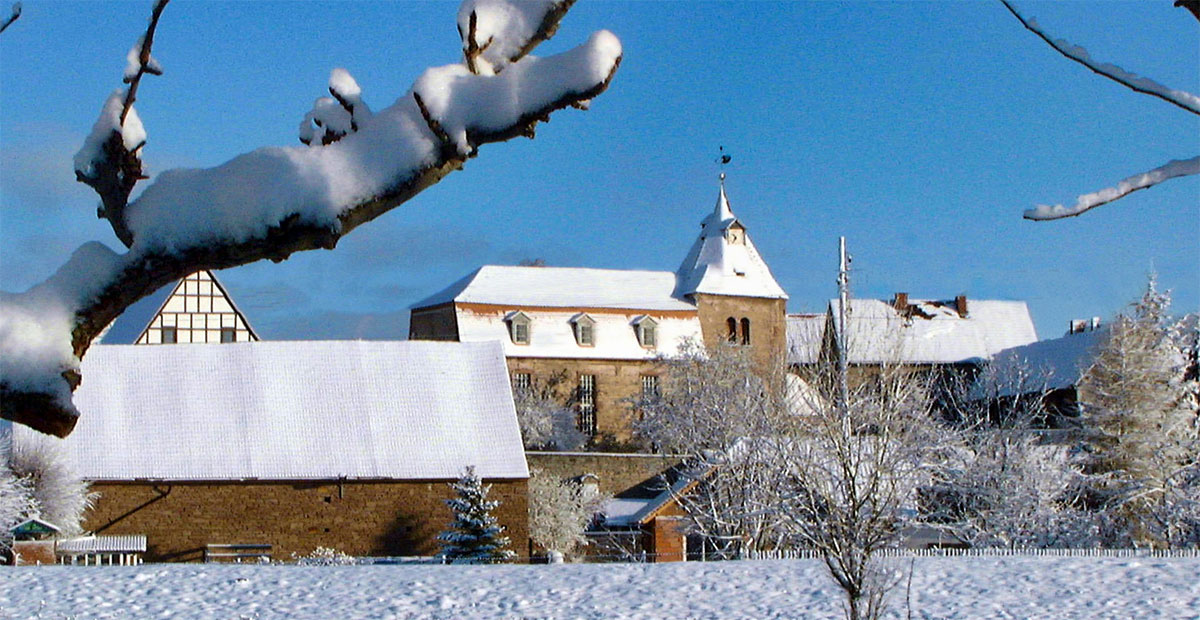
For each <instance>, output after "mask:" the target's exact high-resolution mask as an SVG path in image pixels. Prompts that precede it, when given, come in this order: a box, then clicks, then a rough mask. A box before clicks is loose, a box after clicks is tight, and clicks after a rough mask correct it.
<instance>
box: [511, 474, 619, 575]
mask: <svg viewBox="0 0 1200 620" xmlns="http://www.w3.org/2000/svg"><path fill="white" fill-rule="evenodd" d="M607 500H608V496H606V495H603V494H601V493H599V492H596V491H593V490H591V489H589V488H588V487H586V486H584V485H582V484H580V483H578V482H576V481H573V480H563V479H560V478H558V477H557V476H554V475H551V474H547V473H545V472H543V471H542V470H540V469H534V470H533V471H531V472H530V477H529V537H530V538H532V539H533V542H535V543H537V544H538V545H540V546H541V547H542V548H543V549H545V550H546V551H549V552H558V553H561V554H563V555H565V556H568V557H569V556H570V555H571V553H572V552H573V551H574V550H575V548H576V547H578V546H579V545H584V544H587V537H586V536H584V532H585V531H586V530H587V527H588V525H589V524H590V523H591V521H592V518H593V517H594V516H595V514H596V513H597V512H598V511H599V510H600V509H601V507H603V506H604V503H605V502H606V501H607Z"/></svg>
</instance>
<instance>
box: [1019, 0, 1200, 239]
mask: <svg viewBox="0 0 1200 620" xmlns="http://www.w3.org/2000/svg"><path fill="white" fill-rule="evenodd" d="M1000 1H1001V2H1002V3H1003V4H1004V6H1005V8H1007V9H1008V11H1009V12H1010V13H1012V15H1013V16H1014V17H1016V18H1017V19H1018V20H1019V21H1020V22H1021V25H1022V26H1024V27H1025V29H1026V30H1029V31H1030V32H1032V33H1034V34H1035V35H1037V36H1038V38H1040V39H1041V40H1043V41H1045V42H1046V44H1048V45H1049V46H1050V47H1052V48H1054V50H1055V51H1056V52H1058V53H1059V54H1062V55H1063V57H1065V58H1067V59H1069V60H1071V61H1073V62H1076V63H1079V64H1080V65H1083V66H1084V67H1087V69H1088V70H1089V71H1091V72H1093V73H1095V74H1097V75H1100V76H1102V77H1105V78H1108V79H1109V80H1112V81H1113V82H1116V83H1117V84H1120V85H1122V86H1124V87H1126V88H1129V89H1130V90H1133V91H1136V92H1139V93H1144V94H1146V95H1150V96H1152V97H1155V98H1157V99H1160V100H1162V101H1165V102H1167V103H1170V104H1171V105H1174V106H1176V107H1177V108H1179V109H1181V110H1184V111H1187V112H1190V113H1192V114H1197V115H1200V97H1197V96H1196V95H1194V94H1192V93H1188V92H1185V91H1181V90H1176V89H1174V88H1170V87H1168V86H1165V85H1163V84H1161V83H1159V82H1156V81H1154V80H1152V79H1150V78H1147V77H1144V76H1141V75H1137V74H1135V73H1131V72H1129V71H1126V70H1125V69H1122V68H1121V67H1118V66H1116V65H1114V64H1112V63H1106V62H1100V61H1098V60H1096V59H1094V58H1092V56H1091V54H1089V53H1088V51H1087V50H1085V49H1084V48H1082V47H1080V46H1078V45H1075V44H1073V43H1071V42H1069V41H1065V40H1063V39H1058V38H1054V37H1052V36H1051V35H1049V34H1047V33H1046V31H1045V30H1043V29H1042V27H1041V26H1039V25H1038V23H1037V22H1036V21H1034V20H1032V19H1028V18H1026V17H1025V16H1024V15H1022V14H1021V13H1020V12H1019V11H1018V10H1017V9H1016V8H1015V7H1014V6H1013V5H1012V3H1010V2H1009V1H1008V0H1000ZM1175 6H1181V7H1184V8H1186V9H1187V10H1188V11H1190V12H1191V13H1192V16H1193V17H1195V18H1196V19H1197V20H1200V5H1198V4H1197V3H1196V2H1195V0H1176V2H1175ZM1193 174H1200V156H1198V157H1192V158H1191V159H1180V160H1172V161H1170V162H1168V163H1166V164H1164V165H1162V166H1159V167H1157V168H1154V169H1153V170H1148V171H1146V172H1142V173H1139V174H1135V175H1133V176H1131V177H1129V178H1127V179H1124V180H1122V181H1121V182H1119V183H1117V185H1116V186H1114V187H1109V188H1105V189H1102V190H1099V191H1096V192H1091V193H1088V194H1083V195H1081V196H1079V197H1078V198H1077V199H1076V200H1075V204H1074V205H1071V206H1069V207H1067V206H1063V205H1053V206H1050V205H1039V206H1038V207H1037V208H1034V209H1029V210H1027V211H1025V219H1028V220H1057V219H1062V218H1066V217H1072V216H1076V215H1080V214H1082V213H1084V212H1086V211H1089V210H1091V209H1094V208H1096V207H1099V206H1101V205H1105V204H1108V203H1110V202H1112V201H1114V200H1118V199H1120V198H1124V197H1125V196H1128V195H1129V194H1131V193H1133V192H1136V191H1138V190H1143V189H1146V188H1148V187H1153V186H1155V185H1158V184H1159V183H1162V182H1163V181H1167V180H1170V179H1174V178H1177V177H1182V176H1188V175H1193Z"/></svg>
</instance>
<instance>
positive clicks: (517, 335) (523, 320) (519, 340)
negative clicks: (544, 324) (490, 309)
mask: <svg viewBox="0 0 1200 620" xmlns="http://www.w3.org/2000/svg"><path fill="white" fill-rule="evenodd" d="M506 318H507V320H508V332H509V336H510V337H511V338H512V341H513V344H529V337H530V331H531V330H530V323H531V321H530V320H529V315H527V314H525V313H524V312H521V311H519V310H518V311H517V312H513V313H512V314H510V315H508V317H506Z"/></svg>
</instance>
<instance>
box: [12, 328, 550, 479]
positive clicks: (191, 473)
mask: <svg viewBox="0 0 1200 620" xmlns="http://www.w3.org/2000/svg"><path fill="white" fill-rule="evenodd" d="M83 375H84V377H85V379H84V381H83V384H82V385H81V386H80V387H79V389H78V391H77V392H76V394H75V402H76V404H77V405H78V407H79V409H80V411H82V412H83V415H82V416H81V417H80V419H79V423H78V425H77V426H76V428H75V431H74V432H73V433H72V434H71V435H70V436H69V437H67V438H66V439H65V440H63V442H62V445H63V446H64V447H65V448H66V452H67V457H68V458H69V459H70V460H71V461H73V464H74V465H75V467H76V468H77V471H79V472H80V474H81V475H82V476H83V477H84V478H86V479H91V480H129V479H138V478H147V479H167V480H228V479H248V478H257V479H263V480H291V479H331V478H339V477H343V476H344V477H346V478H362V479H452V478H456V477H458V476H459V475H460V474H461V473H462V471H463V469H464V468H465V467H466V466H468V465H474V466H475V467H476V471H477V472H478V473H479V475H481V476H483V477H485V478H524V477H527V476H528V470H527V468H526V464H525V454H524V451H523V449H522V445H521V436H520V431H519V429H518V427H517V420H516V412H515V410H514V408H513V400H512V394H511V391H510V388H509V383H508V369H507V367H506V366H505V361H504V355H503V352H502V350H501V348H500V346H499V345H498V344H496V343H449V342H362V341H340V342H339V341H310V342H247V343H232V344H197V345H192V346H179V347H169V346H164V347H147V346H136V345H96V346H93V347H92V348H91V349H90V350H89V351H88V355H87V357H86V358H84V361H83ZM34 435H37V434H36V433H35V432H34V431H32V430H30V429H28V428H26V427H24V426H21V425H14V426H13V440H14V441H16V442H20V441H36V439H34V437H33V436H34Z"/></svg>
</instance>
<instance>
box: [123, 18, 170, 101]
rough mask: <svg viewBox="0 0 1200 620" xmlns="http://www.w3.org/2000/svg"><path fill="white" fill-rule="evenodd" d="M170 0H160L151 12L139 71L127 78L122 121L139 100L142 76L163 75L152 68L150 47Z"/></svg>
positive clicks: (158, 70)
mask: <svg viewBox="0 0 1200 620" xmlns="http://www.w3.org/2000/svg"><path fill="white" fill-rule="evenodd" d="M170 1H171V0H158V2H155V3H154V9H152V10H151V12H150V25H149V26H147V27H146V34H145V36H143V37H142V50H141V52H139V53H138V65H139V66H138V70H137V73H136V74H135V75H134V76H133V77H127V78H125V81H126V82H128V83H129V90H128V91H126V92H125V106H124V107H123V108H122V109H121V122H122V123H124V122H125V117H126V116H128V115H129V109H130V108H132V107H133V102H134V101H137V90H138V85H139V84H141V82H142V76H143V75H145V74H147V73H149V74H150V75H162V70H160V69H157V68H152V67H151V65H150V48H151V47H152V46H153V45H154V31H155V30H156V29H157V28H158V18H159V17H161V16H162V12H163V9H165V8H167V3H168V2H170Z"/></svg>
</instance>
